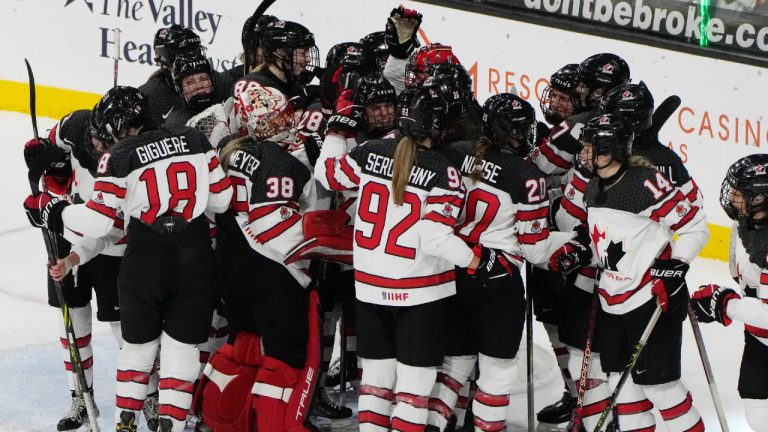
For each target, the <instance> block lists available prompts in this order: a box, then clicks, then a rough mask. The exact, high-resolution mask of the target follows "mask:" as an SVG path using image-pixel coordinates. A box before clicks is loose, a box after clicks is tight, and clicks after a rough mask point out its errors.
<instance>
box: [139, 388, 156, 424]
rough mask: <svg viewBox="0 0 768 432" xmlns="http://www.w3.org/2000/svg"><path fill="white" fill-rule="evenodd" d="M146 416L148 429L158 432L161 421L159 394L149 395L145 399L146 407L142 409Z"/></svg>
mask: <svg viewBox="0 0 768 432" xmlns="http://www.w3.org/2000/svg"><path fill="white" fill-rule="evenodd" d="M141 412H142V413H143V414H144V420H146V421H147V428H148V429H149V430H151V431H152V432H157V428H158V424H159V423H158V421H159V419H160V404H159V402H158V393H157V392H154V393H152V394H148V395H147V398H146V399H144V406H143V407H142V408H141Z"/></svg>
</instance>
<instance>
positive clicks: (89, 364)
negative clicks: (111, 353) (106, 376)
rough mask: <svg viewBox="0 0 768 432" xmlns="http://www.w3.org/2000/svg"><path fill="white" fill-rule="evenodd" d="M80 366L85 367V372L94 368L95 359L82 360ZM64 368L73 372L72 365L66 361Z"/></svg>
mask: <svg viewBox="0 0 768 432" xmlns="http://www.w3.org/2000/svg"><path fill="white" fill-rule="evenodd" d="M80 366H82V367H83V370H86V369H90V368H92V367H93V357H88V358H87V359H85V360H82V359H81V360H80ZM64 368H65V369H67V370H68V371H71V370H72V363H70V362H68V361H65V362H64Z"/></svg>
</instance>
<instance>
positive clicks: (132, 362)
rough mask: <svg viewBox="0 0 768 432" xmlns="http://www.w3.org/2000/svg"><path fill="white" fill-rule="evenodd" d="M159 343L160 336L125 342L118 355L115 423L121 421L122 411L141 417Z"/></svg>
mask: <svg viewBox="0 0 768 432" xmlns="http://www.w3.org/2000/svg"><path fill="white" fill-rule="evenodd" d="M159 345H160V338H157V339H155V340H153V341H151V342H147V343H143V344H132V343H128V342H123V348H122V349H121V350H120V353H119V354H118V357H117V387H116V390H115V399H116V406H117V409H116V410H115V423H119V422H120V413H121V412H122V411H127V412H133V413H134V415H135V418H137V419H138V418H139V412H141V409H142V407H144V399H146V397H147V384H148V383H149V375H150V372H151V371H152V366H153V364H154V363H155V355H156V353H157V349H158V346H159Z"/></svg>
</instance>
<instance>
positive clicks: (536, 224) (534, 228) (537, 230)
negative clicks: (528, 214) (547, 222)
mask: <svg viewBox="0 0 768 432" xmlns="http://www.w3.org/2000/svg"><path fill="white" fill-rule="evenodd" d="M531 232H532V233H534V234H538V233H540V232H541V222H539V221H533V223H532V224H531Z"/></svg>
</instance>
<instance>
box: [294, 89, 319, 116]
mask: <svg viewBox="0 0 768 432" xmlns="http://www.w3.org/2000/svg"><path fill="white" fill-rule="evenodd" d="M291 94H292V95H293V96H292V97H291V104H292V105H293V107H294V108H295V109H301V110H304V109H307V107H308V106H309V105H310V104H311V103H312V102H314V101H316V100H318V99H319V98H320V86H318V85H315V84H311V85H298V84H296V85H294V86H293V89H292V90H291Z"/></svg>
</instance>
